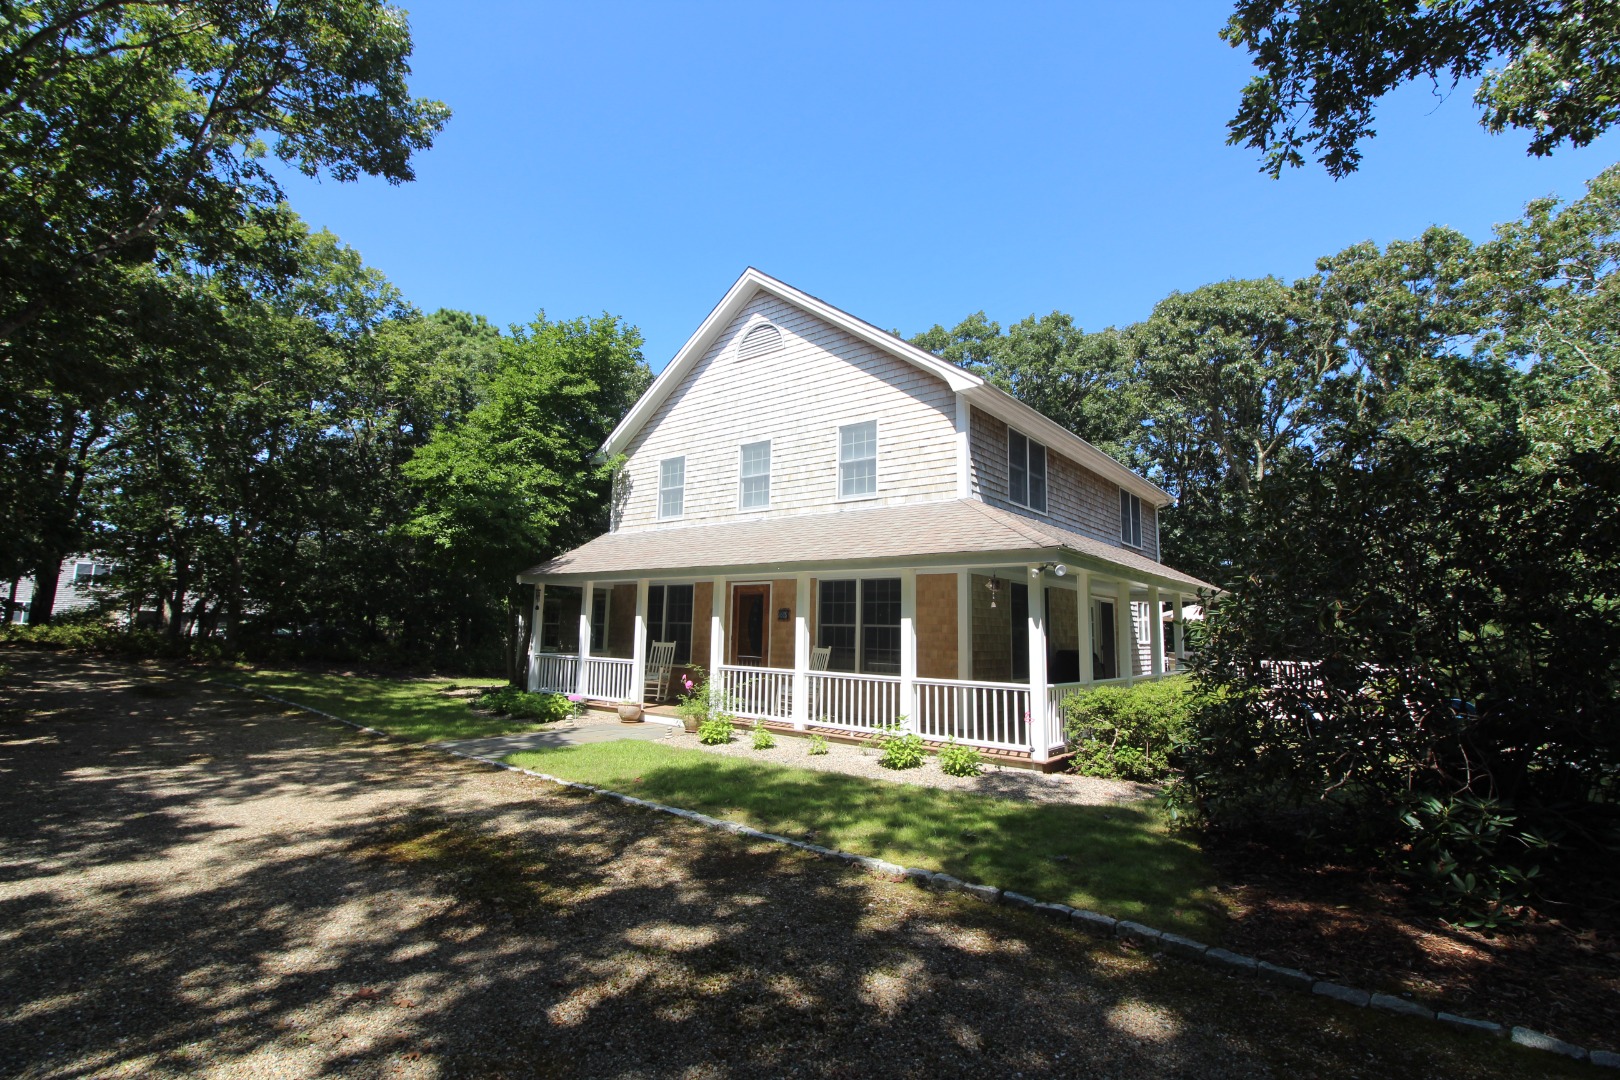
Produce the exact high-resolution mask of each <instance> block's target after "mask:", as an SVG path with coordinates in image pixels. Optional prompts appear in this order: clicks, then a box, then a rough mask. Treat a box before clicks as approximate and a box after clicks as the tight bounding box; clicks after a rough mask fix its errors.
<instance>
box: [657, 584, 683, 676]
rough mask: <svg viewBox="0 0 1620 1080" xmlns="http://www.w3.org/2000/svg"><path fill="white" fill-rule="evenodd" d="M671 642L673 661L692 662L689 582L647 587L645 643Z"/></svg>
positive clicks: (678, 662) (679, 662)
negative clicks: (672, 645) (673, 645)
mask: <svg viewBox="0 0 1620 1080" xmlns="http://www.w3.org/2000/svg"><path fill="white" fill-rule="evenodd" d="M655 641H673V642H674V643H675V662H676V663H677V664H689V663H691V662H692V586H690V585H652V586H649V587H648V589H647V647H648V648H649V649H650V648H652V643H653V642H655Z"/></svg>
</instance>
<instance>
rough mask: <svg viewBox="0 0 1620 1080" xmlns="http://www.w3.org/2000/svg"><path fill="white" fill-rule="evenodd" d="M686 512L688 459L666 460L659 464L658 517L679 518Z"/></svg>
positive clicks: (673, 458)
mask: <svg viewBox="0 0 1620 1080" xmlns="http://www.w3.org/2000/svg"><path fill="white" fill-rule="evenodd" d="M685 510H686V459H685V458H684V457H672V458H665V459H664V460H663V461H660V462H659V463H658V516H659V518H678V517H680V516H681V514H682V513H683V512H684V511H685Z"/></svg>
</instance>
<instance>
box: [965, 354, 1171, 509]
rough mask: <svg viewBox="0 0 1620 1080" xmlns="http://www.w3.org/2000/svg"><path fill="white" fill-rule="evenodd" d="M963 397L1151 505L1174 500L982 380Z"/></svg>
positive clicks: (1063, 428) (1068, 431) (1083, 441)
mask: <svg viewBox="0 0 1620 1080" xmlns="http://www.w3.org/2000/svg"><path fill="white" fill-rule="evenodd" d="M963 396H964V397H966V398H967V399H968V400H969V401H970V402H972V403H973V404H974V405H975V406H977V407H978V408H981V409H983V410H984V411H985V412H987V413H990V414H991V415H992V416H995V417H997V418H998V419H1000V420H1002V421H1003V422H1005V423H1006V424H1008V425H1010V426H1012V427H1015V428H1017V429H1018V430H1019V431H1021V432H1023V433H1024V434H1025V435H1028V436H1030V437H1031V438H1033V439H1035V440H1036V441H1037V442H1042V443H1045V444H1046V445H1047V446H1049V447H1051V448H1052V449H1053V450H1056V451H1057V452H1058V453H1060V454H1062V455H1063V456H1064V457H1066V458H1072V459H1074V460H1075V461H1077V462H1079V463H1080V464H1081V465H1084V466H1085V467H1086V468H1088V469H1090V470H1091V471H1092V472H1094V473H1097V474H1098V475H1099V476H1102V477H1103V478H1104V479H1107V480H1110V481H1112V482H1113V483H1115V484H1118V485H1119V486H1120V487H1122V488H1124V489H1125V490H1126V491H1129V492H1131V493H1132V494H1134V495H1137V496H1138V497H1140V498H1143V499H1146V500H1147V501H1148V502H1150V503H1152V504H1153V505H1154V506H1158V507H1163V506H1169V505H1170V504H1171V503H1173V502H1175V500H1174V499H1173V498H1171V496H1170V493H1169V492H1168V491H1166V490H1164V489H1163V488H1162V487H1160V486H1159V485H1157V484H1155V483H1153V482H1152V481H1151V480H1147V479H1144V478H1143V477H1141V476H1138V475H1137V474H1136V473H1134V472H1132V471H1131V470H1129V469H1127V468H1126V467H1125V466H1123V465H1121V464H1120V463H1119V462H1117V461H1115V460H1114V459H1113V458H1111V457H1109V456H1108V455H1107V454H1105V453H1103V452H1102V451H1101V450H1099V449H1097V448H1096V447H1095V446H1092V445H1091V444H1090V443H1088V442H1086V440H1084V439H1082V438H1081V437H1080V436H1078V435H1076V434H1075V433H1074V432H1072V431H1070V430H1069V429H1068V428H1066V427H1064V426H1062V425H1061V424H1059V423H1057V422H1056V421H1054V420H1051V419H1048V418H1047V417H1045V416H1043V415H1042V414H1040V413H1038V412H1036V411H1035V410H1034V409H1032V408H1030V407H1029V406H1028V405H1025V404H1024V403H1023V402H1022V401H1019V400H1018V399H1017V398H1015V397H1013V396H1012V395H1011V394H1009V393H1007V392H1006V391H1004V390H1002V389H1001V388H999V387H996V386H991V385H990V384H989V383H983V384H982V385H980V386H978V387H975V388H973V389H971V390H968V391H966V392H965V393H964V395H963Z"/></svg>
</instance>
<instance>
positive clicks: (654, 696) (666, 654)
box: [642, 641, 675, 702]
mask: <svg viewBox="0 0 1620 1080" xmlns="http://www.w3.org/2000/svg"><path fill="white" fill-rule="evenodd" d="M674 669H675V643H674V642H673V641H655V642H653V643H652V648H650V649H648V650H647V683H646V685H645V686H644V687H643V688H642V696H643V697H644V698H645V699H646V700H647V701H648V702H659V701H663V700H664V697H665V695H667V694H668V693H669V674H670V672H671V671H673V670H674Z"/></svg>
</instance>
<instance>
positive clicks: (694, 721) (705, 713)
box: [675, 668, 713, 735]
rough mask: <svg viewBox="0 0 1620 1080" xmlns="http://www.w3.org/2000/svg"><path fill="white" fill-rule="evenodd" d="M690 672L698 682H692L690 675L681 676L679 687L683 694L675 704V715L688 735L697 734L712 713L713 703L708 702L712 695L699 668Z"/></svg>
mask: <svg viewBox="0 0 1620 1080" xmlns="http://www.w3.org/2000/svg"><path fill="white" fill-rule="evenodd" d="M692 672H693V673H694V674H696V675H697V676H698V679H699V680H700V681H698V682H693V681H692V675H690V674H688V675H682V676H681V686H682V687H683V688H684V690H685V692H684V693H683V694H681V696H680V700H679V701H677V702H676V703H675V715H677V716H679V717H680V718H681V727H682V728H683V729H685V731H686V733H687V734H688V735H695V734H697V729H698V726H699V725H700V724H702V723H703V721H705V720H707V719H708V718H709V714H710V713H711V712H713V703H712V702H711V701H710V700H709V699H710V698H711V697H713V693H712V692H711V691H710V689H709V683H708V680H706V679H704V678H703V671H702V669H701V668H693V669H692Z"/></svg>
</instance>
